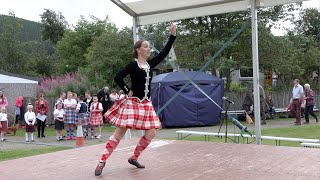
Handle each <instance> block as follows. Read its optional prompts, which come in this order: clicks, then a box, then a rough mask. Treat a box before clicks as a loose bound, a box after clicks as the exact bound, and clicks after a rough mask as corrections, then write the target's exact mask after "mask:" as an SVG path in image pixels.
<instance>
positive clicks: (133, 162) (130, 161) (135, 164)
mask: <svg viewBox="0 0 320 180" xmlns="http://www.w3.org/2000/svg"><path fill="white" fill-rule="evenodd" d="M128 162H129V163H130V164H132V165H134V166H136V167H137V168H145V166H144V165H142V164H140V163H139V162H138V161H137V160H136V159H130V158H129V159H128Z"/></svg>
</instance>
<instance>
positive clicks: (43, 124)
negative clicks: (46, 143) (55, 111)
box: [37, 119, 46, 137]
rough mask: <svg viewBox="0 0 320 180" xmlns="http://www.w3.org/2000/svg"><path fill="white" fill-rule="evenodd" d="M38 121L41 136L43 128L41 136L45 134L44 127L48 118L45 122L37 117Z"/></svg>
mask: <svg viewBox="0 0 320 180" xmlns="http://www.w3.org/2000/svg"><path fill="white" fill-rule="evenodd" d="M37 121H38V137H40V130H41V136H44V127H45V126H46V120H44V121H43V122H42V121H40V120H39V119H37Z"/></svg>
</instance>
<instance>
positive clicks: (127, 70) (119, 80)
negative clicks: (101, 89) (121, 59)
mask: <svg viewBox="0 0 320 180" xmlns="http://www.w3.org/2000/svg"><path fill="white" fill-rule="evenodd" d="M133 65H134V64H133V62H131V63H129V64H128V65H127V66H126V67H125V68H123V69H122V70H120V71H119V72H118V73H117V75H116V77H115V78H114V80H115V81H116V83H117V84H118V86H119V87H120V88H121V89H122V90H123V92H124V93H125V94H128V93H129V91H130V88H129V86H128V85H127V84H126V83H125V82H124V80H123V79H124V78H125V77H126V76H127V75H128V74H130V73H131V72H132V71H133V68H134V66H133Z"/></svg>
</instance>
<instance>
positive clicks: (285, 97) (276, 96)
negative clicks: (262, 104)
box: [224, 91, 320, 111]
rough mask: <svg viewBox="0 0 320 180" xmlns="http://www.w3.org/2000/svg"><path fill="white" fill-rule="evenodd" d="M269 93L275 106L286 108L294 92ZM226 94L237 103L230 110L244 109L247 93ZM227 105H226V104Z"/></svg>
mask: <svg viewBox="0 0 320 180" xmlns="http://www.w3.org/2000/svg"><path fill="white" fill-rule="evenodd" d="M314 94H315V107H316V108H319V107H320V94H319V92H314ZM268 95H271V96H272V99H273V104H274V106H275V108H286V107H288V105H289V103H290V99H291V98H292V93H291V92H289V91H284V92H272V93H270V94H266V97H268ZM224 96H226V97H228V98H229V99H230V100H231V101H233V102H234V103H235V104H234V105H233V104H232V105H231V106H230V107H229V110H231V111H236V110H242V104H243V100H244V98H245V93H232V92H225V93H224ZM224 106H225V105H224Z"/></svg>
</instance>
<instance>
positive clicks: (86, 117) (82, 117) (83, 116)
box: [78, 113, 89, 126]
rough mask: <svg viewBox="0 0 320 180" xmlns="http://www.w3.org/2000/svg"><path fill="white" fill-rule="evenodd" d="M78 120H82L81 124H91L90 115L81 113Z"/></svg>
mask: <svg viewBox="0 0 320 180" xmlns="http://www.w3.org/2000/svg"><path fill="white" fill-rule="evenodd" d="M78 119H79V120H81V124H82V125H84V126H86V125H88V123H89V113H79V115H78Z"/></svg>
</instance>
